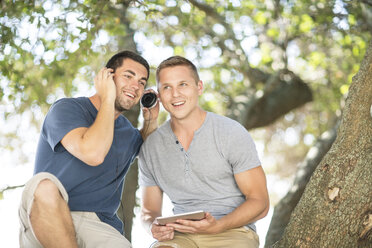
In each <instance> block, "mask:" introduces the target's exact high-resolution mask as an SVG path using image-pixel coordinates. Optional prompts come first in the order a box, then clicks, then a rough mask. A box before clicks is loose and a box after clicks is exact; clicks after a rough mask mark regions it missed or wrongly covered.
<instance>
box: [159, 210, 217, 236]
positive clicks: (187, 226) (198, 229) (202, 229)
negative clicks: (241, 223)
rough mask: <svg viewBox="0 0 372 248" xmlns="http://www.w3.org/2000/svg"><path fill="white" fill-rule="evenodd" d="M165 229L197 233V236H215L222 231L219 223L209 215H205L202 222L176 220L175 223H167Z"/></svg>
mask: <svg viewBox="0 0 372 248" xmlns="http://www.w3.org/2000/svg"><path fill="white" fill-rule="evenodd" d="M166 226H167V227H172V228H174V230H175V231H178V232H182V233H198V234H216V233H220V232H222V231H223V229H222V227H221V226H220V225H219V222H218V221H217V220H216V219H215V218H214V217H213V216H212V215H211V214H210V213H208V212H207V213H206V214H205V218H204V219H202V220H198V221H194V220H182V219H180V220H177V222H176V223H169V224H167V225H166Z"/></svg>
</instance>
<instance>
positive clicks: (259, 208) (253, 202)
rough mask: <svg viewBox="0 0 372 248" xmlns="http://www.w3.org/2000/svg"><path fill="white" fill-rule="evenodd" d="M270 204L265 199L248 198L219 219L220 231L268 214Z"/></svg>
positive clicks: (245, 223)
mask: <svg viewBox="0 0 372 248" xmlns="http://www.w3.org/2000/svg"><path fill="white" fill-rule="evenodd" d="M268 210H269V205H268V204H266V202H265V201H264V200H258V199H248V200H246V201H245V202H244V203H243V204H241V205H240V206H239V207H237V208H236V209H235V210H234V211H233V212H231V213H229V214H228V215H226V216H224V217H222V218H221V219H219V220H218V221H217V223H218V224H217V226H218V229H219V230H218V231H219V232H223V231H225V230H228V229H232V228H237V227H241V226H245V225H247V224H249V223H253V222H255V221H257V220H259V219H262V218H263V217H265V216H266V214H267V212H268Z"/></svg>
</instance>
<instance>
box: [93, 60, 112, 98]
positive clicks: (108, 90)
mask: <svg viewBox="0 0 372 248" xmlns="http://www.w3.org/2000/svg"><path fill="white" fill-rule="evenodd" d="M113 71H114V70H113V69H110V68H106V67H104V68H102V69H101V70H100V71H99V72H98V74H97V75H96V76H95V77H94V87H95V88H96V91H97V95H98V96H99V97H100V99H101V101H105V100H108V101H115V98H116V85H115V82H114V79H113V77H114V73H113Z"/></svg>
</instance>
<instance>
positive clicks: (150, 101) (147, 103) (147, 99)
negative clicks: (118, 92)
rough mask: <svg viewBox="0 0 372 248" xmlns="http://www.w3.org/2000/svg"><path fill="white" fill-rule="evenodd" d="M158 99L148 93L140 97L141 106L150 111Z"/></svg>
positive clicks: (153, 94) (151, 93)
mask: <svg viewBox="0 0 372 248" xmlns="http://www.w3.org/2000/svg"><path fill="white" fill-rule="evenodd" d="M157 99H158V97H157V95H156V94H155V93H153V92H148V93H146V94H144V95H143V96H142V97H141V106H142V107H144V108H148V109H151V108H152V107H154V106H155V105H156V101H157Z"/></svg>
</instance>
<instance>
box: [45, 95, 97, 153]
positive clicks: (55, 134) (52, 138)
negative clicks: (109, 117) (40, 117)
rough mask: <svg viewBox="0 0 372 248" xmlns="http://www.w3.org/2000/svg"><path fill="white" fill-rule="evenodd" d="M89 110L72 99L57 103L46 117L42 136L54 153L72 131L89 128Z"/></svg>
mask: <svg viewBox="0 0 372 248" xmlns="http://www.w3.org/2000/svg"><path fill="white" fill-rule="evenodd" d="M90 125H91V123H89V121H88V118H87V110H85V109H84V108H83V107H82V106H81V105H80V104H79V103H77V102H76V101H74V100H73V99H72V98H64V99H61V100H59V101H57V102H55V103H54V104H53V105H52V107H51V108H50V110H49V112H48V114H47V116H46V117H45V120H44V124H43V128H42V132H41V135H44V136H45V139H46V140H47V142H48V144H49V145H50V147H51V148H52V149H53V151H55V152H56V151H57V145H58V144H59V142H60V141H61V140H62V138H63V137H64V136H65V135H66V134H67V133H68V132H70V131H71V130H73V129H76V128H79V127H89V126H90Z"/></svg>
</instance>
